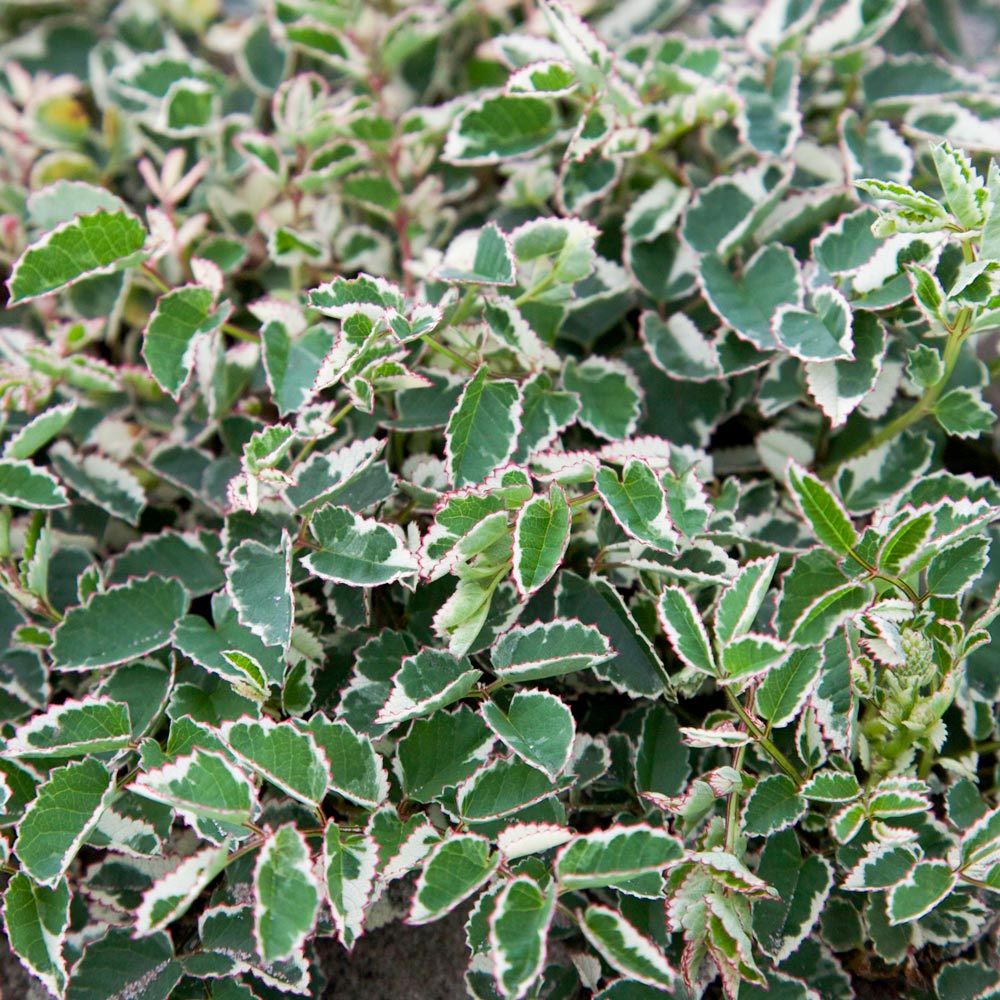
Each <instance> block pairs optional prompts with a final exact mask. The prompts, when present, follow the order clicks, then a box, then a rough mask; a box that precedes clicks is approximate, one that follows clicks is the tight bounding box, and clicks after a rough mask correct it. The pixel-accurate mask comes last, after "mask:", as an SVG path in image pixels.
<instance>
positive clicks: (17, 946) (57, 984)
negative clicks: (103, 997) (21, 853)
mask: <svg viewBox="0 0 1000 1000" xmlns="http://www.w3.org/2000/svg"><path fill="white" fill-rule="evenodd" d="M70 898H71V895H70V889H69V885H68V883H67V882H66V881H65V879H63V880H60V881H58V882H57V883H56V884H55V885H54V886H52V887H51V888H50V887H47V886H42V885H36V884H35V883H34V882H32V881H31V879H30V878H28V876H27V875H25V874H24V872H16V873H15V874H14V875H13V876H12V877H11V880H10V881H9V882H8V883H7V889H6V890H5V892H4V896H3V922H4V927H5V928H6V931H7V941H8V943H9V945H10V949H11V951H13V952H14V954H15V955H17V957H18V958H19V959H20V960H21V964H22V965H24V967H25V968H26V969H28V970H29V971H30V972H31V973H32V975H34V976H36V977H37V978H38V979H39V980H41V982H42V983H43V985H44V986H45V987H46V989H48V991H49V992H50V993H51V994H53V995H54V996H57V997H61V996H63V995H64V993H65V989H66V983H67V974H66V960H65V958H64V957H63V944H64V942H65V940H66V932H67V930H68V929H69V904H70Z"/></svg>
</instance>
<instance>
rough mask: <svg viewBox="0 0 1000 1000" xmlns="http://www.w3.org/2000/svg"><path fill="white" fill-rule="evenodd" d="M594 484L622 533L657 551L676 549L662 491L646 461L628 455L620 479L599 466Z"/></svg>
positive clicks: (665, 499)
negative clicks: (629, 457)
mask: <svg viewBox="0 0 1000 1000" xmlns="http://www.w3.org/2000/svg"><path fill="white" fill-rule="evenodd" d="M595 484H596V486H597V492H598V493H599V494H600V496H601V499H602V500H603V501H604V503H605V504H606V506H607V508H608V510H609V511H610V512H611V516H612V517H613V518H614V519H615V521H616V522H617V523H618V524H619V525H620V526H621V528H622V529H623V530H624V531H625V532H626V534H628V535H630V536H631V537H632V538H635V539H636V540H637V541H640V542H644V543H645V544H646V545H650V546H652V547H653V548H655V549H659V550H660V551H661V552H668V553H671V554H672V553H674V552H676V551H677V542H678V540H679V537H680V536H679V535H678V534H677V532H676V531H675V530H674V527H673V525H672V524H671V522H670V515H669V513H668V508H667V496H666V493H665V492H664V489H663V486H662V484H661V483H660V480H659V479H658V478H657V476H656V473H655V472H653V470H652V469H651V468H650V467H649V465H648V464H647V463H646V462H643V461H642V460H641V459H637V458H633V459H629V460H628V461H627V462H626V463H625V467H624V469H623V471H622V477H621V479H620V480H619V479H618V477H617V476H616V475H615V473H614V470H612V469H609V468H608V467H607V466H601V467H600V468H599V469H598V470H597V474H596V477H595Z"/></svg>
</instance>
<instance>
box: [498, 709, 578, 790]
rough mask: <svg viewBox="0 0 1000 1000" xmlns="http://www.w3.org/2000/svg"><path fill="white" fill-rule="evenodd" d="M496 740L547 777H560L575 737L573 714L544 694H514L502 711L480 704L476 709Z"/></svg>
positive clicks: (567, 761)
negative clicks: (500, 741) (501, 741)
mask: <svg viewBox="0 0 1000 1000" xmlns="http://www.w3.org/2000/svg"><path fill="white" fill-rule="evenodd" d="M479 711H480V713H481V714H482V717H483V719H485V720H486V724H487V725H488V726H489V727H490V729H492V730H493V732H494V733H495V734H496V736H497V738H498V739H501V740H503V742H504V743H506V745H507V746H508V747H510V749H511V750H513V751H514V753H516V754H517V755H518V757H520V758H521V759H522V760H524V761H526V762H527V763H528V764H531V766H532V767H537V768H539V769H540V770H542V771H543V772H544V773H545V774H547V775H548V776H549V777H550V778H552V779H553V780H555V778H556V777H557V776H558V775H559V774H561V773H562V772H563V771H564V770H565V768H566V765H567V764H568V763H569V758H570V754H571V753H572V751H573V739H574V737H575V736H576V724H575V722H574V721H573V713H572V712H571V711H570V710H569V708H568V706H567V705H566V704H565V702H563V701H562V700H561V699H559V698H557V697H556V696H555V695H554V694H550V693H549V692H548V691H524V690H522V691H518V692H516V693H515V695H514V697H513V698H512V699H511V702H510V704H509V705H508V706H507V708H506V710H502V709H501V708H500V706H499V705H497V704H496V702H492V701H484V702H483V704H482V705H481V706H480V708H479Z"/></svg>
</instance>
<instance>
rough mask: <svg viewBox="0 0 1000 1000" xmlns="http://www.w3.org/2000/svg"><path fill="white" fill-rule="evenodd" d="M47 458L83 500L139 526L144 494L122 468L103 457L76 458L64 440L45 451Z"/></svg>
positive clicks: (81, 456) (128, 473)
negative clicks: (47, 454) (47, 451)
mask: <svg viewBox="0 0 1000 1000" xmlns="http://www.w3.org/2000/svg"><path fill="white" fill-rule="evenodd" d="M49 457H50V458H51V459H52V464H53V465H54V466H55V468H56V471H57V472H58V473H59V476H60V478H61V479H62V480H63V482H64V483H65V484H66V485H67V486H69V487H71V488H72V489H74V490H76V492H77V493H79V494H80V496H82V497H83V498H84V499H85V500H89V501H90V502H91V503H93V504H96V505H97V506H98V507H101V508H102V509H103V510H106V511H107V512H108V513H109V514H112V515H113V516H114V517H120V518H121V519H122V520H123V521H127V522H128V523H129V524H131V525H133V526H134V525H137V524H138V523H139V516H140V514H141V513H142V509H143V507H145V505H146V492H145V490H144V489H143V488H142V484H141V483H140V482H139V480H138V479H137V478H136V477H135V476H134V475H133V474H132V473H131V472H130V471H129V470H128V469H126V468H125V467H124V466H122V465H119V464H118V463H117V462H114V461H112V460H111V459H110V458H105V457H104V456H103V455H79V454H76V453H74V452H73V450H72V449H71V448H70V446H69V445H68V444H67V443H66V442H65V441H57V442H56V443H55V444H54V445H52V447H51V448H50V449H49Z"/></svg>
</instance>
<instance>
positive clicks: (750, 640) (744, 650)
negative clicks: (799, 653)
mask: <svg viewBox="0 0 1000 1000" xmlns="http://www.w3.org/2000/svg"><path fill="white" fill-rule="evenodd" d="M788 654H789V647H788V646H787V645H786V644H785V643H783V642H782V641H781V640H780V639H773V638H771V636H768V635H757V634H755V633H753V632H749V633H747V634H746V635H741V636H739V637H738V638H736V639H732V640H731V641H730V642H727V643H726V644H725V645H724V646H723V647H722V655H721V657H720V660H719V662H720V666H721V667H722V674H723V678H724V679H722V680H720V681H719V683H720V684H721V683H731V682H734V681H735V682H736V683H739V682H741V681H745V680H747V679H748V678H750V677H759V676H760V675H761V674H767V673H768V672H770V671H771V670H773V669H774V668H775V667H777V666H779V665H780V664H781V663H783V662H784V661H785V659H786V657H787V656H788Z"/></svg>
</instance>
